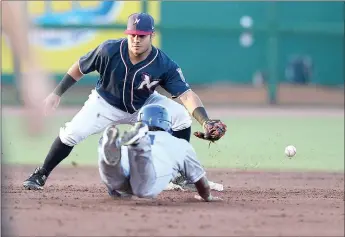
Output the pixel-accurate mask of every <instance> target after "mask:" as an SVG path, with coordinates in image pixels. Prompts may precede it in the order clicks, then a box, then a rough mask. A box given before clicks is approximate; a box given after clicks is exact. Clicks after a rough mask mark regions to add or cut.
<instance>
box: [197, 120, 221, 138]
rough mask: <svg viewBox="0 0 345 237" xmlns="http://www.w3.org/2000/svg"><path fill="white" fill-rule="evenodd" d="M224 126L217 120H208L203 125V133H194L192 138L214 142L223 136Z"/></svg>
mask: <svg viewBox="0 0 345 237" xmlns="http://www.w3.org/2000/svg"><path fill="white" fill-rule="evenodd" d="M226 130H227V127H226V125H225V124H224V123H223V122H221V121H220V120H218V119H210V120H208V121H206V122H205V123H204V132H194V136H196V137H198V138H200V139H203V140H207V141H210V142H215V141H217V140H219V139H220V138H221V137H222V136H224V135H225V132H226Z"/></svg>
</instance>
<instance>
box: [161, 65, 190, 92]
mask: <svg viewBox="0 0 345 237" xmlns="http://www.w3.org/2000/svg"><path fill="white" fill-rule="evenodd" d="M162 79H163V81H162V82H161V86H162V88H164V89H165V90H166V91H167V92H169V93H170V94H171V95H172V97H174V98H177V97H179V96H180V95H182V94H183V93H185V92H186V91H188V90H190V86H189V84H188V83H187V82H186V79H185V78H184V76H183V73H182V69H181V68H180V67H179V66H178V65H177V64H176V63H170V66H169V68H168V70H167V72H166V73H165V74H164V75H163V78H162Z"/></svg>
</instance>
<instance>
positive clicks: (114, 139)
mask: <svg viewBox="0 0 345 237" xmlns="http://www.w3.org/2000/svg"><path fill="white" fill-rule="evenodd" d="M118 137H119V130H118V129H117V128H116V125H115V124H112V125H110V126H108V127H107V128H106V129H105V131H104V132H103V136H102V137H101V139H100V140H99V144H98V165H99V173H100V177H101V180H102V182H103V183H104V184H105V185H106V187H107V189H108V193H109V195H110V196H113V197H129V196H131V194H132V191H131V187H130V183H129V163H128V151H127V147H126V146H120V145H119V142H118Z"/></svg>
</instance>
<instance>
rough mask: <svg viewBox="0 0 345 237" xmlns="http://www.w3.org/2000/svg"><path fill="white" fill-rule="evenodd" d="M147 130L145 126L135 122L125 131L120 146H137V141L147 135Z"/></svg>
mask: <svg viewBox="0 0 345 237" xmlns="http://www.w3.org/2000/svg"><path fill="white" fill-rule="evenodd" d="M148 131H149V129H148V127H147V125H146V124H144V123H142V122H137V123H136V124H135V125H134V127H132V128H131V129H130V130H129V131H126V132H125V133H124V134H123V135H122V137H121V142H120V143H121V145H123V146H129V145H137V144H138V142H139V140H140V139H141V138H142V137H144V136H145V135H146V134H147V133H148Z"/></svg>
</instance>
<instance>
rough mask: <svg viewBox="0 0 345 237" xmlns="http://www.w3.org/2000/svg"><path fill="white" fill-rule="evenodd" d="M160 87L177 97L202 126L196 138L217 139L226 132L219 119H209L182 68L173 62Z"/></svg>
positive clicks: (196, 133)
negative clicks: (201, 130)
mask: <svg viewBox="0 0 345 237" xmlns="http://www.w3.org/2000/svg"><path fill="white" fill-rule="evenodd" d="M162 87H163V88H164V89H165V90H167V91H168V92H169V93H170V94H171V95H172V96H173V97H175V98H179V99H180V100H181V102H182V103H183V105H184V106H185V108H186V109H187V110H188V112H189V113H190V114H191V115H192V116H193V117H194V118H195V120H197V121H198V122H199V123H200V124H201V126H202V127H203V128H204V132H195V133H194V135H195V136H197V137H198V138H201V139H205V140H209V141H217V140H218V139H220V138H221V137H222V136H224V134H225V132H226V129H227V127H226V125H225V124H224V123H222V122H221V121H220V120H216V119H210V118H209V117H208V114H207V112H206V109H205V107H204V105H203V103H202V102H201V100H200V98H199V96H198V95H197V94H196V93H195V92H194V91H193V90H192V89H191V88H190V86H189V85H188V83H187V82H186V80H185V78H184V76H183V74H182V70H181V69H180V68H179V67H178V66H177V65H176V64H173V65H172V66H171V68H170V70H168V72H167V74H166V76H165V80H164V82H163V83H162Z"/></svg>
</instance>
